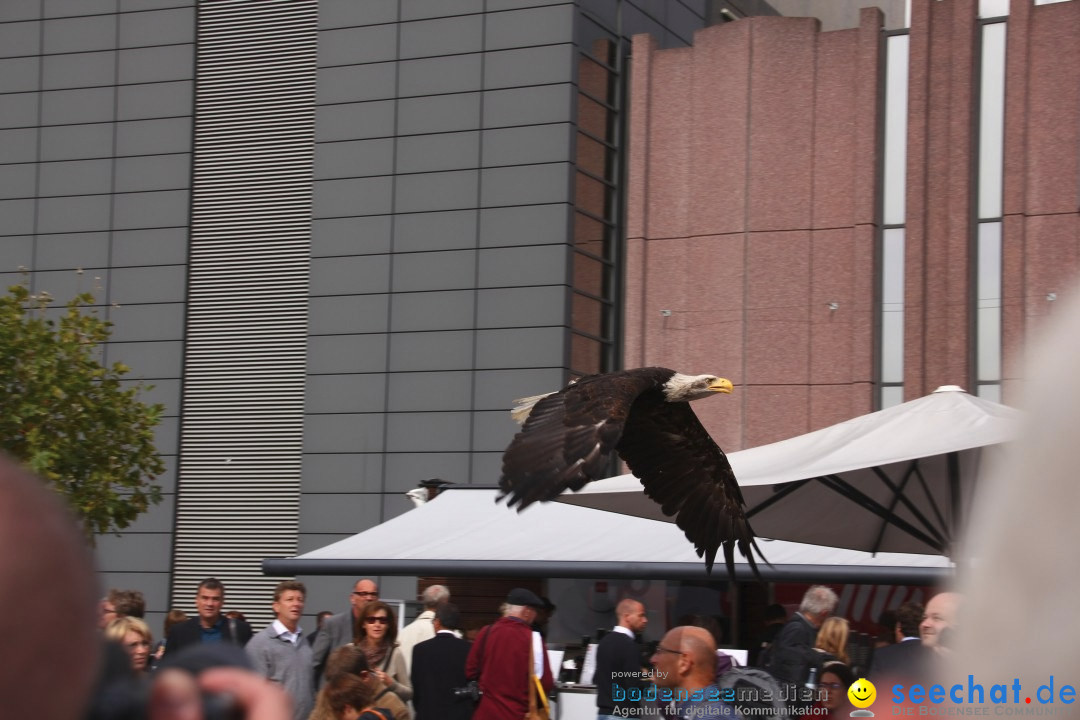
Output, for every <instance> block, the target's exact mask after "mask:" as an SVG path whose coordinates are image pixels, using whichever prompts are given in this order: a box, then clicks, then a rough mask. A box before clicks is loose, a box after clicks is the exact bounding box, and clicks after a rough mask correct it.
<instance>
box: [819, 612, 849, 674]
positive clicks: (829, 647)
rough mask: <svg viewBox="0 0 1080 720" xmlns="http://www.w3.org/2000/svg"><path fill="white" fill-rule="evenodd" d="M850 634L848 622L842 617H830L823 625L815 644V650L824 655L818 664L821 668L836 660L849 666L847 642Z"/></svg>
mask: <svg viewBox="0 0 1080 720" xmlns="http://www.w3.org/2000/svg"><path fill="white" fill-rule="evenodd" d="M849 633H850V629H849V626H848V621H847V620H845V619H844V618H842V617H835V616H834V617H830V618H828V619H826V620H825V622H823V623H821V629H820V630H818V634H817V640H816V641H815V642H814V649H815V650H817V651H818V652H820V653H822V654H823V655H824V657H822V659H821V662H819V663H817V664H818V666H819V667H820V666H821V665H823V664H824V663H827V662H830V661H834V660H839V661H840V662H842V663H844V664H845V665H847V664H848V654H847V641H848V634H849Z"/></svg>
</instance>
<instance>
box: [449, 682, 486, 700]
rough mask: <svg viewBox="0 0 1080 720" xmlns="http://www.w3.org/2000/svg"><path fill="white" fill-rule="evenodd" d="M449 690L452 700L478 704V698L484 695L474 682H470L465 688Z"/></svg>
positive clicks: (478, 684)
mask: <svg viewBox="0 0 1080 720" xmlns="http://www.w3.org/2000/svg"><path fill="white" fill-rule="evenodd" d="M451 690H452V692H453V693H454V699H456V700H471V701H472V702H474V703H478V702H480V696H481V695H483V694H484V691H483V690H481V689H480V683H478V682H477V681H475V680H470V681H469V684H468V685H466V686H465V687H459V688H452V689H451Z"/></svg>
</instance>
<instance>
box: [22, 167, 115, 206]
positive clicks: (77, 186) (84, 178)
mask: <svg viewBox="0 0 1080 720" xmlns="http://www.w3.org/2000/svg"><path fill="white" fill-rule="evenodd" d="M112 180H113V162H112V160H107V159H103V158H102V159H97V160H68V161H61V162H52V163H47V164H44V165H41V166H40V175H39V178H38V182H39V183H40V184H39V191H40V194H41V195H42V196H44V197H49V196H53V195H103V194H107V193H108V192H109V191H110V190H111V189H112ZM29 187H30V188H33V184H32V183H30V184H29Z"/></svg>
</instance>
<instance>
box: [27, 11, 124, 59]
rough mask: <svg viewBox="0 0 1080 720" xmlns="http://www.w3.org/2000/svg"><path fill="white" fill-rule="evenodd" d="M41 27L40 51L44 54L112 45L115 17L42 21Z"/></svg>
mask: <svg viewBox="0 0 1080 720" xmlns="http://www.w3.org/2000/svg"><path fill="white" fill-rule="evenodd" d="M42 30H43V32H42V34H43V35H44V46H43V50H44V52H45V54H47V55H52V54H59V53H76V52H89V51H91V50H111V49H113V48H114V47H116V18H115V17H114V16H112V15H91V16H87V17H72V18H61V19H59V20H45V21H44V22H43V23H42Z"/></svg>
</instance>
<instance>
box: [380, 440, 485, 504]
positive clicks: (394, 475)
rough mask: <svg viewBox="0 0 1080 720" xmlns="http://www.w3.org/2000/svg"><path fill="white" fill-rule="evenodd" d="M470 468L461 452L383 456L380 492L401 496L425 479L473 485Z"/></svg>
mask: <svg viewBox="0 0 1080 720" xmlns="http://www.w3.org/2000/svg"><path fill="white" fill-rule="evenodd" d="M471 466H472V458H471V456H470V453H468V452H464V451H462V452H398V453H387V454H386V480H385V490H384V492H388V493H395V494H401V495H403V494H404V493H406V492H408V491H409V490H412V489H413V488H415V487H416V483H417V481H418V480H427V479H428V478H440V479H442V480H447V481H449V482H455V483H469V482H473V475H472V470H471ZM387 519H389V518H387Z"/></svg>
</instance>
